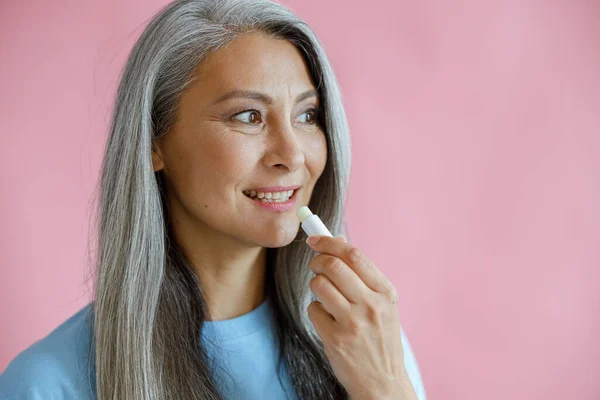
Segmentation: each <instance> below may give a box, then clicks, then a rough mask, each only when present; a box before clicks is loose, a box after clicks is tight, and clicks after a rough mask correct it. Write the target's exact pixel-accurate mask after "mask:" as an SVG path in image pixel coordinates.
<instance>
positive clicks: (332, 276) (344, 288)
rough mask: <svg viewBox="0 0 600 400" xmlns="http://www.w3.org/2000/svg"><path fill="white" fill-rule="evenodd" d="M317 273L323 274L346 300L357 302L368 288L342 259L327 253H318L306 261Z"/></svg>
mask: <svg viewBox="0 0 600 400" xmlns="http://www.w3.org/2000/svg"><path fill="white" fill-rule="evenodd" d="M308 266H309V267H310V269H311V270H312V271H313V272H314V273H315V274H317V275H319V274H322V275H325V276H326V277H327V278H328V279H329V280H330V281H331V282H332V284H333V285H334V286H335V287H336V288H337V290H338V291H339V292H340V293H341V295H342V296H344V297H345V298H346V299H347V301H350V302H352V303H355V304H358V303H360V302H361V301H362V300H363V299H364V298H365V294H366V293H367V292H369V291H370V289H369V288H368V287H367V286H366V285H365V283H364V282H363V281H362V280H361V279H360V278H359V277H358V275H356V273H355V272H354V271H353V270H352V268H350V267H349V266H348V265H347V264H346V263H345V262H344V261H342V259H340V258H339V257H336V256H332V255H329V254H318V255H316V256H314V257H313V259H312V260H311V261H310V262H309V263H308Z"/></svg>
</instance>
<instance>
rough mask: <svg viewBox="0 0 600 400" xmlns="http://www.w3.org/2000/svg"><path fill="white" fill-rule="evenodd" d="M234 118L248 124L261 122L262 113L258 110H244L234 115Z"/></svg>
mask: <svg viewBox="0 0 600 400" xmlns="http://www.w3.org/2000/svg"><path fill="white" fill-rule="evenodd" d="M233 118H235V119H237V120H238V121H241V122H245V123H247V124H260V123H261V122H262V119H261V117H260V113H259V112H258V111H257V110H247V111H242V112H241V113H238V114H236V115H234V116H233Z"/></svg>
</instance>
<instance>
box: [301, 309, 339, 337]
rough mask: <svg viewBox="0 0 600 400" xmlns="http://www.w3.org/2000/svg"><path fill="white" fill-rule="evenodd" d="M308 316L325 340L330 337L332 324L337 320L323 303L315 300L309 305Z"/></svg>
mask: <svg viewBox="0 0 600 400" xmlns="http://www.w3.org/2000/svg"><path fill="white" fill-rule="evenodd" d="M307 311H308V318H309V319H310V321H311V322H312V324H313V325H314V327H315V330H316V331H317V333H318V334H319V336H320V337H321V339H322V340H323V341H325V338H326V337H328V336H327V334H328V332H329V331H330V330H331V324H332V323H333V322H335V320H334V319H333V316H331V314H329V313H328V312H327V310H325V308H324V307H323V304H321V303H320V302H318V301H313V302H312V303H310V304H309V305H308V308H307Z"/></svg>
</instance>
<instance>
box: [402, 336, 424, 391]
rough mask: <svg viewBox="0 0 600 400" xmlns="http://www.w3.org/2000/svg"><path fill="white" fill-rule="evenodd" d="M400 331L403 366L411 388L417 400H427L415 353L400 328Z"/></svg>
mask: <svg viewBox="0 0 600 400" xmlns="http://www.w3.org/2000/svg"><path fill="white" fill-rule="evenodd" d="M401 333H402V348H403V350H404V366H405V368H406V371H407V373H408V377H409V378H410V381H411V383H412V385H413V388H414V389H415V393H416V394H417V398H418V399H419V400H427V396H426V394H425V387H424V385H423V379H422V378H421V372H420V371H419V365H418V364H417V359H416V358H415V354H414V352H413V349H412V347H411V346H410V343H409V342H408V338H407V337H406V334H405V333H404V330H401Z"/></svg>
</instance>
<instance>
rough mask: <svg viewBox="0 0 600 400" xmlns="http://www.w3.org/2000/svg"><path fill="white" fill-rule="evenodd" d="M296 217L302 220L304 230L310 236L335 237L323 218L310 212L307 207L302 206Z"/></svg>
mask: <svg viewBox="0 0 600 400" xmlns="http://www.w3.org/2000/svg"><path fill="white" fill-rule="evenodd" d="M296 215H297V216H298V218H299V219H300V222H301V225H300V226H302V229H303V230H304V232H306V234H307V235H308V236H315V235H316V236H329V237H333V235H332V234H331V232H329V229H327V227H326V226H325V224H324V223H323V221H321V218H319V216H318V215H315V214H313V213H312V211H310V208H308V207H307V206H302V207H300V208H299V209H298V211H296Z"/></svg>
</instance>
